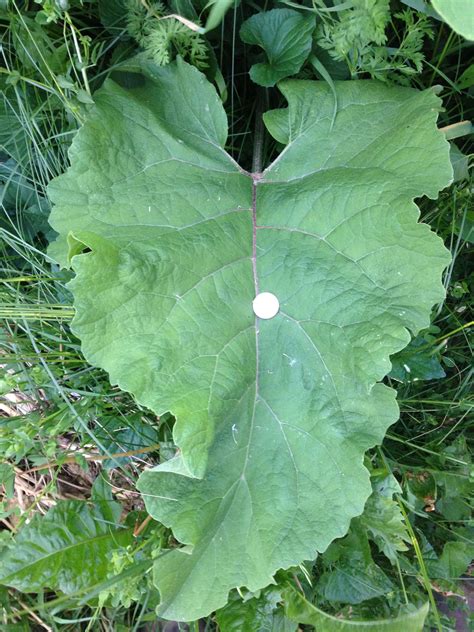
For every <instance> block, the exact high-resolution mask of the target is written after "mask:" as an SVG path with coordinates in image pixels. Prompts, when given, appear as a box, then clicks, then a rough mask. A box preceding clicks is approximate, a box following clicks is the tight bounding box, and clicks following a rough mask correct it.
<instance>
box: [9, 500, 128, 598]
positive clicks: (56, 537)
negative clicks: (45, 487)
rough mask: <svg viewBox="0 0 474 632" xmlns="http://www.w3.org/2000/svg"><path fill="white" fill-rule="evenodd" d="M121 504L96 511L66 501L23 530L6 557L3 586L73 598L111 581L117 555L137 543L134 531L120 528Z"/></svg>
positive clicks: (79, 503)
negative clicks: (112, 559)
mask: <svg viewBox="0 0 474 632" xmlns="http://www.w3.org/2000/svg"><path fill="white" fill-rule="evenodd" d="M119 516H120V505H118V504H117V503H114V502H110V503H109V505H108V507H106V508H101V507H100V506H95V507H92V508H90V507H89V506H88V505H87V504H86V503H84V502H82V501H75V500H72V501H63V502H61V503H59V504H58V505H57V506H56V507H53V509H51V510H50V511H49V512H48V513H47V514H46V515H45V516H37V517H35V518H34V520H33V521H32V522H31V523H30V524H28V525H26V526H25V527H23V529H21V530H20V531H19V533H18V535H17V536H16V538H15V543H14V544H13V545H12V547H11V548H10V549H7V550H5V551H4V552H3V554H2V556H1V557H0V584H4V585H7V586H13V587H14V588H17V589H18V590H22V591H24V592H39V591H40V590H42V589H44V588H51V589H53V590H60V591H61V592H63V593H66V594H71V593H74V592H77V591H81V590H84V589H86V588H87V587H89V586H93V585H94V584H97V583H99V582H100V581H102V580H104V579H105V578H106V577H107V574H108V572H109V562H110V556H111V553H112V551H116V550H117V548H118V547H124V548H125V547H126V546H128V545H129V544H131V542H132V539H133V538H132V531H131V529H124V528H121V527H119V526H117V525H116V521H117V520H118V517H119Z"/></svg>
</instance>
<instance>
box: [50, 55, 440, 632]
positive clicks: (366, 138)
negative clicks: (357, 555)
mask: <svg viewBox="0 0 474 632" xmlns="http://www.w3.org/2000/svg"><path fill="white" fill-rule="evenodd" d="M137 71H138V69H137ZM141 73H142V74H138V72H137V73H136V74H133V73H132V74H131V75H130V76H132V77H133V79H130V77H129V78H128V79H127V80H125V79H124V78H123V76H121V78H119V79H118V81H119V83H117V82H114V81H111V80H109V81H108V82H107V83H106V85H105V87H104V88H103V89H101V90H100V92H99V93H97V95H96V102H97V103H96V107H95V109H94V111H93V112H92V114H91V116H90V119H89V120H88V122H87V123H86V124H85V125H84V127H83V128H82V130H81V131H80V132H79V134H78V135H77V137H76V139H75V142H74V144H73V147H72V150H71V156H70V157H71V168H70V169H69V171H68V172H67V173H66V174H65V175H63V176H60V177H59V178H58V179H56V180H55V181H53V184H52V185H51V187H50V195H51V197H52V199H53V202H54V203H55V205H56V206H55V209H54V210H53V214H52V218H51V223H52V226H53V227H54V229H55V230H56V231H58V233H59V234H60V238H59V240H58V243H57V247H56V250H55V252H56V253H57V256H58V258H60V259H61V260H62V261H63V262H65V261H67V258H68V256H69V257H70V258H71V257H72V266H73V268H74V270H75V272H76V277H75V279H74V281H73V282H72V284H71V288H72V291H73V293H74V297H75V307H76V311H77V315H76V317H75V319H74V322H73V327H74V330H75V332H76V333H77V334H78V335H79V336H80V338H81V340H82V344H83V350H84V353H85V355H86V357H87V358H88V360H89V362H91V363H92V364H94V365H97V366H101V367H103V368H105V369H106V370H107V371H108V372H109V374H110V377H111V381H112V382H113V383H117V384H119V385H120V387H121V388H122V389H124V390H127V391H130V392H132V393H133V394H134V395H135V397H136V398H137V400H138V401H139V402H140V403H142V404H143V405H145V406H148V407H149V408H151V409H152V410H154V411H155V412H156V413H158V414H160V413H162V412H164V411H167V410H171V411H172V412H173V413H174V414H175V415H176V417H177V423H176V425H175V428H174V437H175V441H176V443H177V445H178V446H179V448H180V451H179V454H178V455H177V456H176V457H174V458H173V459H171V460H170V461H166V462H164V463H162V464H161V465H160V466H158V467H157V468H155V469H153V470H150V471H147V472H145V473H143V474H142V476H141V478H140V480H139V489H140V490H141V492H142V494H143V496H144V498H145V501H146V504H147V508H148V511H149V512H150V513H151V514H152V515H153V516H154V517H155V518H156V519H158V520H160V521H161V522H162V523H164V524H165V525H167V526H170V527H171V528H172V529H173V532H174V535H175V537H176V538H177V539H178V540H179V541H180V542H181V543H183V545H185V546H184V547H183V548H181V549H175V550H173V551H170V552H168V553H166V554H164V555H163V556H161V557H160V558H159V559H158V560H157V561H156V563H155V581H156V584H157V586H158V587H159V590H160V593H161V599H162V602H161V606H160V609H159V614H160V615H161V616H162V617H165V618H169V619H178V620H188V621H189V620H192V619H197V618H199V617H201V616H203V615H206V614H208V613H209V612H211V611H212V610H214V609H216V608H219V607H221V606H223V605H224V604H225V603H226V600H227V596H228V592H229V590H231V589H232V588H234V587H237V586H246V587H247V588H248V589H249V590H250V591H256V590H258V589H260V588H262V587H263V586H266V585H267V584H269V583H270V582H271V581H272V578H273V575H274V573H275V571H276V570H277V569H279V568H285V567H290V566H292V565H295V564H298V563H299V562H301V561H302V560H304V559H312V558H314V556H315V554H316V552H317V551H324V550H325V549H326V547H327V546H328V545H329V544H330V542H331V541H332V540H333V539H334V538H336V537H340V536H343V535H344V534H345V533H346V531H347V529H348V525H349V522H350V520H351V518H352V517H353V516H355V515H358V514H360V513H361V512H362V510H363V507H364V503H365V501H366V500H367V498H368V496H369V495H370V492H371V487H370V483H369V476H368V472H367V471H366V469H365V468H364V466H363V455H364V452H365V451H366V450H367V449H368V448H369V447H371V446H373V445H374V444H377V443H379V442H381V440H382V438H383V436H384V433H385V431H386V429H387V427H388V426H389V425H390V424H391V423H393V422H394V421H395V420H396V419H397V416H398V408H397V405H396V402H395V392H394V391H393V390H391V389H390V388H388V387H386V386H384V385H382V384H378V383H377V382H378V381H379V380H381V379H382V378H383V376H384V375H386V374H387V373H388V372H389V370H390V362H389V356H390V354H392V353H395V352H396V351H398V350H400V349H402V348H403V347H404V346H406V344H407V343H408V341H409V337H410V336H409V333H408V330H410V331H412V332H416V331H418V330H419V329H420V328H422V327H426V326H427V325H428V323H429V314H430V308H431V306H432V305H433V304H434V303H435V302H437V301H440V300H441V299H442V298H443V295H444V292H443V286H442V284H441V272H442V270H443V268H444V267H445V266H446V265H447V263H448V261H449V255H448V253H447V251H446V250H445V249H444V247H443V246H442V243H441V240H440V239H439V238H438V237H436V236H434V235H433V234H432V233H431V232H430V230H429V228H428V227H427V226H426V225H423V224H419V223H418V222H417V220H418V209H417V207H416V205H415V204H414V203H413V198H414V197H415V196H420V195H423V194H426V195H429V196H431V197H436V195H437V193H438V191H439V190H440V189H441V188H443V187H444V186H446V185H447V184H448V183H449V181H450V178H451V176H452V173H451V167H450V163H449V155H448V154H449V147H448V144H447V142H446V141H445V140H444V139H443V137H442V134H441V133H440V132H439V131H438V130H437V128H436V117H437V111H438V109H439V99H438V98H437V97H436V96H435V95H434V93H433V92H431V91H427V92H423V93H420V92H416V91H413V90H410V89H404V88H388V87H386V86H383V85H379V84H377V83H375V82H365V81H357V82H340V83H336V90H337V103H338V112H337V116H336V119H335V121H333V112H334V101H333V94H332V92H331V90H330V89H329V87H328V86H327V85H325V84H324V83H322V82H321V83H320V82H312V81H284V82H282V84H281V90H282V92H283V94H284V95H285V97H286V99H287V101H288V108H286V109H282V110H275V111H271V112H268V113H267V114H266V115H265V124H266V126H267V128H268V130H269V132H270V133H271V134H272V135H273V136H274V137H275V138H276V139H277V140H278V141H279V142H280V143H283V144H285V145H286V148H285V149H284V151H283V152H282V153H281V154H280V156H279V157H278V159H277V160H276V161H275V162H274V163H273V164H272V165H271V166H270V167H268V168H267V169H266V170H265V171H264V172H263V173H262V174H249V173H247V172H245V171H244V170H243V169H241V168H240V167H239V166H238V165H237V164H236V163H235V162H234V161H233V160H232V158H231V157H230V156H229V155H228V154H227V153H226V151H225V150H224V149H223V147H224V145H225V142H226V137H227V122H226V116H225V113H224V110H223V107H222V105H221V103H220V101H219V100H218V97H217V95H216V93H215V91H214V89H213V88H212V86H211V85H210V84H209V83H208V82H207V81H206V80H205V79H204V77H203V76H202V75H201V74H200V73H198V72H197V71H196V70H194V69H193V68H191V67H190V66H188V65H186V64H185V63H184V62H181V61H180V60H178V62H177V63H174V64H171V65H170V66H167V67H165V68H161V69H156V68H153V67H152V66H147V65H146V64H143V65H142V68H141ZM121 84H123V85H121ZM85 246H86V247H87V249H89V250H90V251H88V252H83V251H84V247H85ZM74 255H75V256H74ZM263 291H268V292H272V293H273V294H275V295H276V296H277V297H278V299H279V302H280V312H279V313H278V314H277V316H275V318H272V319H270V320H266V321H258V320H256V319H255V317H254V314H253V311H252V300H253V298H254V297H255V294H256V293H257V292H263Z"/></svg>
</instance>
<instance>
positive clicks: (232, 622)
mask: <svg viewBox="0 0 474 632" xmlns="http://www.w3.org/2000/svg"><path fill="white" fill-rule="evenodd" d="M281 599H282V597H281V589H279V588H277V587H270V588H268V589H267V590H265V591H262V594H261V595H259V596H255V597H251V598H249V599H242V598H241V597H239V595H238V594H232V595H231V596H230V599H229V603H228V604H227V605H226V606H225V607H224V608H221V610H218V611H217V612H216V621H217V624H218V626H219V631H220V632H255V631H256V630H258V632H295V631H296V629H297V625H296V623H294V622H293V621H290V620H289V619H288V618H287V617H285V615H284V612H283V608H282V607H281V605H279V602H280V601H281Z"/></svg>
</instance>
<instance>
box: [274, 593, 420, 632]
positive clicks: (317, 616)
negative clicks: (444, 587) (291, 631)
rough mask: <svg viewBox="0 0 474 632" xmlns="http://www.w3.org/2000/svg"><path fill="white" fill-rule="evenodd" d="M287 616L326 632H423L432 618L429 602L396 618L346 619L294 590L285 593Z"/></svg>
mask: <svg viewBox="0 0 474 632" xmlns="http://www.w3.org/2000/svg"><path fill="white" fill-rule="evenodd" d="M284 597H285V610H286V615H287V616H288V617H289V618H290V619H292V620H293V621H298V622H299V623H305V624H307V625H312V626H314V628H315V630H321V631H323V630H324V632H351V631H354V632H422V630H423V625H424V622H425V619H426V616H427V615H428V611H429V605H428V604H427V603H426V604H425V605H423V606H421V608H419V609H418V610H415V611H413V612H409V613H407V614H402V615H400V616H398V617H395V618H393V619H381V620H378V621H356V620H343V619H340V618H337V617H333V616H331V615H329V614H326V613H325V612H323V611H322V610H320V609H319V608H316V607H315V606H313V604H311V603H310V602H309V601H307V600H306V599H305V598H304V597H303V595H301V594H300V593H298V592H296V591H295V590H293V589H288V590H286V591H285V593H284Z"/></svg>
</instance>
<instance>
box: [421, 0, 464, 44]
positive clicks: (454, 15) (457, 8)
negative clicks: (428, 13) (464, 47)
mask: <svg viewBox="0 0 474 632" xmlns="http://www.w3.org/2000/svg"><path fill="white" fill-rule="evenodd" d="M431 4H432V5H433V8H434V9H436V11H437V12H438V13H439V15H440V16H441V17H442V18H443V20H444V21H445V22H446V23H447V24H449V26H450V27H451V28H452V29H453V31H456V33H459V34H460V35H462V36H463V37H465V38H466V39H468V40H474V7H473V4H472V0H431Z"/></svg>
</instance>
